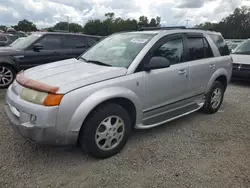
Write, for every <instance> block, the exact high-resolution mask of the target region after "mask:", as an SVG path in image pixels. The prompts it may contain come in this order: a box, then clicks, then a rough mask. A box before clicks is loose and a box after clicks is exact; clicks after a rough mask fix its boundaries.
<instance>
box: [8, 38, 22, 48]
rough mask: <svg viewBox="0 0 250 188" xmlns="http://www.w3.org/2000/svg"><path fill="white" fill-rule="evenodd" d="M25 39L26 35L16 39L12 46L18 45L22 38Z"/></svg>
mask: <svg viewBox="0 0 250 188" xmlns="http://www.w3.org/2000/svg"><path fill="white" fill-rule="evenodd" d="M23 39H24V37H21V38H18V39H16V40H15V41H14V42H12V43H11V44H10V46H11V47H12V46H14V45H16V43H18V42H19V41H20V40H23Z"/></svg>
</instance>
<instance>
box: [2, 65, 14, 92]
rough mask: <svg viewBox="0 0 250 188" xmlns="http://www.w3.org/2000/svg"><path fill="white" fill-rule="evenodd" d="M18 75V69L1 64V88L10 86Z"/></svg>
mask: <svg viewBox="0 0 250 188" xmlns="http://www.w3.org/2000/svg"><path fill="white" fill-rule="evenodd" d="M15 77H16V71H15V70H14V69H13V68H12V67H11V66H8V65H4V64H3V65H1V64H0V89H4V88H8V87H9V86H10V85H11V84H12V82H13V81H14V79H15Z"/></svg>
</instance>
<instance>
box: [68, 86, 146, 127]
mask: <svg viewBox="0 0 250 188" xmlns="http://www.w3.org/2000/svg"><path fill="white" fill-rule="evenodd" d="M114 98H125V99H128V100H130V101H131V102H132V103H133V104H134V106H135V109H136V123H138V122H140V121H141V118H142V104H141V101H140V99H139V98H138V96H137V95H136V94H135V93H134V92H133V91H131V90H129V89H127V88H123V87H110V88H104V89H101V90H99V91H97V92H95V93H93V94H92V95H90V96H89V97H87V98H86V99H85V100H84V101H83V102H82V103H81V104H80V105H79V106H78V108H77V109H76V110H75V113H74V114H73V116H72V118H71V120H70V123H69V130H71V131H79V130H80V128H81V126H82V124H83V122H84V120H85V119H86V117H87V116H88V114H89V113H90V112H91V111H92V110H93V109H94V108H95V107H96V106H98V105H99V104H101V103H102V102H105V101H107V100H110V99H114Z"/></svg>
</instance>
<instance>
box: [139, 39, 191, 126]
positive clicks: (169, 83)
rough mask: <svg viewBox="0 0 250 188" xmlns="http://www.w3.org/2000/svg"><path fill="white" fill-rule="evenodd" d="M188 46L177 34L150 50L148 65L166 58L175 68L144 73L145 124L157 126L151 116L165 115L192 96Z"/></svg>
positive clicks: (162, 40) (161, 41)
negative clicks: (187, 60) (186, 56)
mask: <svg viewBox="0 0 250 188" xmlns="http://www.w3.org/2000/svg"><path fill="white" fill-rule="evenodd" d="M184 46H185V45H184V40H183V35H182V34H177V35H172V36H167V37H163V38H162V39H160V40H159V41H158V42H157V43H156V45H155V46H154V47H153V48H152V49H151V50H150V52H149V54H148V58H147V60H148V62H149V60H150V59H151V58H152V57H154V56H162V57H164V58H166V59H168V60H169V61H170V63H171V65H170V67H167V68H160V69H154V70H150V71H148V72H144V78H145V101H144V115H143V116H144V120H145V121H144V124H153V123H155V122H154V120H150V117H157V115H158V114H164V112H167V111H168V110H170V109H171V108H173V106H175V108H178V106H179V105H182V103H181V102H180V101H182V100H183V99H185V98H187V97H189V64H188V62H185V61H184V54H185V47H184ZM148 62H147V61H145V63H148ZM158 120H159V119H158ZM159 121H160V120H159Z"/></svg>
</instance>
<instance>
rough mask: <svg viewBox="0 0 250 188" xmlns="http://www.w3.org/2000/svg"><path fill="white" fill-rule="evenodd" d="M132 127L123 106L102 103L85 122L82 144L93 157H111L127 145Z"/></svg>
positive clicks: (82, 131)
mask: <svg viewBox="0 0 250 188" xmlns="http://www.w3.org/2000/svg"><path fill="white" fill-rule="evenodd" d="M131 127H132V126H131V119H130V117H129V115H128V112H127V111H126V110H125V109H124V108H123V107H121V106H120V105H118V104H114V103H108V104H105V105H102V106H100V107H98V108H97V109H96V110H94V112H93V113H92V114H91V115H90V117H89V118H88V119H87V121H86V123H84V125H83V130H81V133H80V138H79V139H80V140H79V141H80V145H81V147H82V149H83V150H86V151H87V152H88V153H89V154H90V155H92V156H93V157H96V158H108V157H111V156H113V155H115V154H117V153H118V152H120V150H121V149H122V148H123V147H124V146H125V144H126V142H127V140H128V138H129V135H130V132H131Z"/></svg>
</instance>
